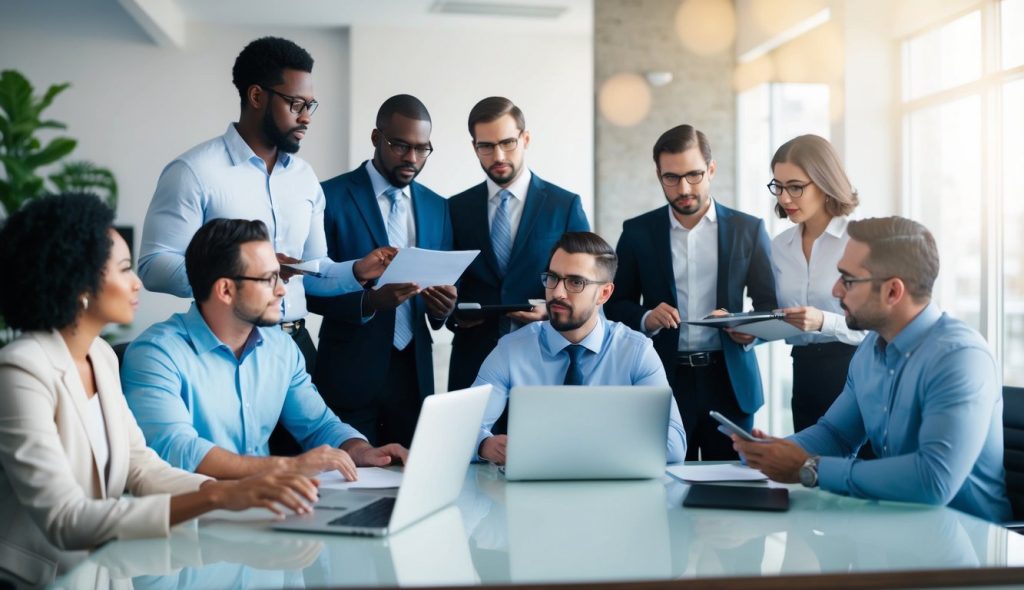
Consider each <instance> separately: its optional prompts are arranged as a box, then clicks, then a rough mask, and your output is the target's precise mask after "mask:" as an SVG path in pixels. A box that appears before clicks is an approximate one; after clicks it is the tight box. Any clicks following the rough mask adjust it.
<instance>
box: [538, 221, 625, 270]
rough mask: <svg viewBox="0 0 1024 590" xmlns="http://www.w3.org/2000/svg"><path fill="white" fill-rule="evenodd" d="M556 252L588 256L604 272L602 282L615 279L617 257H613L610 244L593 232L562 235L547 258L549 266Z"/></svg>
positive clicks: (571, 232)
mask: <svg viewBox="0 0 1024 590" xmlns="http://www.w3.org/2000/svg"><path fill="white" fill-rule="evenodd" d="M558 250H563V251H564V252H565V253H567V254H589V255H591V256H593V257H594V259H595V262H596V264H597V268H598V269H599V270H601V271H603V272H604V277H602V278H603V279H604V280H606V281H612V280H613V279H614V278H615V271H616V270H617V269H618V266H619V257H618V256H616V255H615V249H614V248H612V246H611V244H609V243H608V242H606V241H605V240H604V238H602V237H601V236H599V235H597V234H595V233H594V232H589V231H569V232H565V233H564V234H562V237H560V238H558V242H556V243H555V247H554V248H552V249H551V256H548V265H549V266H550V264H551V259H552V258H554V256H555V252H557V251H558Z"/></svg>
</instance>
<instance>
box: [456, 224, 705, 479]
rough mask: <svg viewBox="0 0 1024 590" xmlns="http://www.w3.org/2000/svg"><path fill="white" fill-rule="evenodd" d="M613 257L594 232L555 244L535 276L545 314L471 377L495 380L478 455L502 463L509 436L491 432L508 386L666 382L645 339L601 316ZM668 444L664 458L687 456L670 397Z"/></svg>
mask: <svg viewBox="0 0 1024 590" xmlns="http://www.w3.org/2000/svg"><path fill="white" fill-rule="evenodd" d="M616 264H617V258H616V256H615V250H614V249H613V248H612V247H611V245H609V244H608V242H606V241H604V239H602V238H601V236H599V235H597V234H595V233H591V232H567V233H565V234H563V235H562V237H561V238H560V239H559V240H558V243H556V244H555V247H554V249H553V250H552V252H551V258H550V260H549V261H548V270H547V271H546V272H544V273H542V275H541V276H540V277H539V280H541V281H542V283H543V284H544V290H545V295H546V299H547V311H548V319H547V320H546V321H542V322H533V323H531V324H527V325H526V326H524V327H522V328H520V329H519V330H516V331H515V332H512V333H511V334H508V335H506V336H504V337H502V338H501V339H500V340H499V341H498V345H497V347H495V349H494V350H493V351H492V352H491V354H490V355H488V356H487V359H486V360H485V361H484V363H483V365H482V366H481V367H480V373H479V375H477V378H476V381H475V382H474V383H473V385H484V384H489V385H491V386H492V387H493V389H492V392H491V399H490V402H489V403H488V404H487V409H486V410H485V411H484V422H483V425H482V426H481V428H480V434H479V437H478V440H477V450H478V453H479V456H480V458H481V459H485V460H487V461H491V462H493V463H497V464H499V465H500V464H504V463H505V449H506V447H507V444H508V436H507V435H504V434H500V435H494V434H492V433H491V428H492V427H493V426H494V423H495V422H496V421H497V420H498V417H499V416H501V413H502V411H503V410H504V409H505V404H506V402H507V401H508V393H509V391H510V390H511V389H512V388H513V387H517V386H519V385H557V384H563V383H564V384H566V385H660V386H665V387H668V379H667V378H666V377H665V369H664V367H662V364H661V361H660V360H659V359H658V355H657V353H655V352H654V347H653V346H652V345H651V341H650V339H648V338H647V337H645V336H644V335H643V334H641V333H639V332H636V331H634V330H631V329H630V328H628V327H626V326H625V325H624V324H620V323H618V322H610V321H608V320H606V319H605V318H604V316H603V315H602V314H601V313H600V311H599V310H600V307H601V306H602V305H603V304H604V302H605V301H608V298H609V297H610V296H611V294H612V290H614V289H615V285H614V283H612V278H613V277H614V276H615V266H616ZM600 427H601V425H600V424H594V428H600ZM666 444H667V449H668V453H667V459H668V462H669V463H674V462H677V461H682V460H683V459H684V458H685V457H686V433H685V432H684V431H683V422H682V420H681V419H680V416H679V407H678V406H677V405H676V401H675V400H674V399H673V400H672V408H671V411H670V413H669V424H668V435H667V441H666ZM552 452H557V449H552Z"/></svg>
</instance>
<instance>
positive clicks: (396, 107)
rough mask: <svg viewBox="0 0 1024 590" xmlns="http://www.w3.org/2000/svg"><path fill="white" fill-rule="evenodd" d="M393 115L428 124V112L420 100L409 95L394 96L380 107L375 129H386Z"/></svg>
mask: <svg viewBox="0 0 1024 590" xmlns="http://www.w3.org/2000/svg"><path fill="white" fill-rule="evenodd" d="M393 115H402V116H403V117H407V118H409V119H414V120H416V121H426V122H427V123H430V111H428V110H427V107H426V105H424V104H423V102H422V101H420V99H418V98H416V97H415V96H412V95H411V94H396V95H395V96H392V97H391V98H389V99H387V100H385V101H384V104H382V105H380V109H378V110H377V129H380V130H383V129H384V128H385V127H387V125H388V123H390V122H391V117H392V116H393Z"/></svg>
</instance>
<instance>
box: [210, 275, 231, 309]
mask: <svg viewBox="0 0 1024 590" xmlns="http://www.w3.org/2000/svg"><path fill="white" fill-rule="evenodd" d="M236 289H237V286H236V285H235V281H233V280H232V279H229V278H227V277H221V278H219V279H217V281H216V282H214V283H213V289H212V290H211V291H210V299H214V300H216V301H218V302H220V303H223V304H225V305H231V304H232V303H233V302H234V300H235V290H236Z"/></svg>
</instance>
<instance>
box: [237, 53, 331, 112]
mask: <svg viewBox="0 0 1024 590" xmlns="http://www.w3.org/2000/svg"><path fill="white" fill-rule="evenodd" d="M284 70H299V71H301V72H307V73H311V72H312V71H313V56H311V55H310V54H309V52H308V51H306V50H305V49H303V48H301V47H299V46H298V45H296V44H295V43H293V42H291V41H289V40H288V39H282V38H280V37H260V38H259V39H256V40H255V41H252V42H251V43H249V44H248V45H246V46H245V49H243V50H242V52H241V53H239V54H238V57H237V58H235V66H234V67H233V68H232V69H231V81H232V82H233V83H234V85H235V88H237V89H238V97H239V98H240V99H241V101H242V108H243V109H244V108H245V103H246V99H245V95H246V93H247V92H248V91H249V87H250V86H253V85H257V86H266V87H268V88H269V87H271V86H276V85H278V84H280V83H282V82H284Z"/></svg>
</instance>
